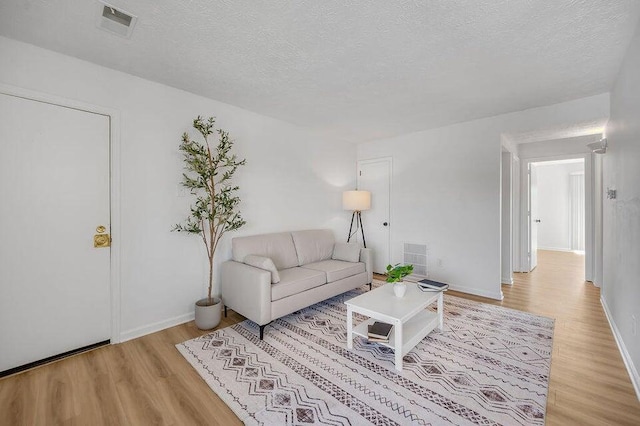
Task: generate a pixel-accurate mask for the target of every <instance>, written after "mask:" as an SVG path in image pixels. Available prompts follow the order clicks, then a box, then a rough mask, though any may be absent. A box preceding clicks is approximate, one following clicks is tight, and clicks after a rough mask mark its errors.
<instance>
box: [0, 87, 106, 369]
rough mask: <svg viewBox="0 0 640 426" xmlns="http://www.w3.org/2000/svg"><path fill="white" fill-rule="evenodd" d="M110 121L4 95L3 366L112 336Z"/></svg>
mask: <svg viewBox="0 0 640 426" xmlns="http://www.w3.org/2000/svg"><path fill="white" fill-rule="evenodd" d="M109 120H110V119H109V117H108V116H104V115H99V114H94V113H89V112H85V111H79V110H77V109H71V108H67V107H62V106H58V105H52V104H48V103H43V102H38V101H34V100H28V99H23V98H18V97H13V96H9V95H4V94H0V194H1V195H0V200H1V201H0V372H2V371H6V370H10V369H13V368H16V367H19V366H23V365H25V364H29V363H32V362H35V361H39V360H42V359H44V358H48V357H51V356H55V355H58V354H61V353H64V352H68V351H72V350H75V349H78V348H81V347H84V346H89V345H92V344H95V343H98V342H103V341H105V340H109V338H110V330H111V324H110V322H111V321H110V320H111V311H110V277H109V262H110V249H109V248H94V244H93V243H94V241H93V236H94V234H96V227H97V226H99V225H102V226H104V227H105V228H106V232H109Z"/></svg>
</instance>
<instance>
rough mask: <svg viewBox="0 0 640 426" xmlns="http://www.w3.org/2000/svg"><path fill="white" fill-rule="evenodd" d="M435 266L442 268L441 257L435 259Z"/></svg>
mask: <svg viewBox="0 0 640 426" xmlns="http://www.w3.org/2000/svg"><path fill="white" fill-rule="evenodd" d="M436 266H437V267H438V268H442V259H436Z"/></svg>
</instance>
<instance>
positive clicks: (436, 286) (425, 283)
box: [418, 279, 449, 291]
mask: <svg viewBox="0 0 640 426" xmlns="http://www.w3.org/2000/svg"><path fill="white" fill-rule="evenodd" d="M418 287H420V290H422V291H445V290H446V289H448V288H449V284H445V283H440V282H438V281H433V280H426V279H425V280H420V281H418Z"/></svg>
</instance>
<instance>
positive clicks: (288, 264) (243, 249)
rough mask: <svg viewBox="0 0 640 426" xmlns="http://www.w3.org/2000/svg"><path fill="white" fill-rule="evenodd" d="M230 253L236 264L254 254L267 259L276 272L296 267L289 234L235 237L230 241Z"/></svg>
mask: <svg viewBox="0 0 640 426" xmlns="http://www.w3.org/2000/svg"><path fill="white" fill-rule="evenodd" d="M231 251H232V256H233V260H235V261H236V262H244V259H245V257H247V256H248V255H251V254H254V255H258V256H264V257H268V258H269V259H271V260H272V261H273V264H274V265H275V266H276V268H278V270H280V269H287V268H293V267H295V266H298V257H297V255H296V248H295V246H294V245H293V239H292V238H291V233H290V232H279V233H276V234H262V235H252V236H250V237H236V238H234V239H232V240H231Z"/></svg>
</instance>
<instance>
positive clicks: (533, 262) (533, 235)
mask: <svg viewBox="0 0 640 426" xmlns="http://www.w3.org/2000/svg"><path fill="white" fill-rule="evenodd" d="M540 223H541V221H540V218H539V217H538V169H537V167H536V165H535V164H530V165H529V271H533V270H534V269H535V267H536V266H538V226H539V225H540Z"/></svg>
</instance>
